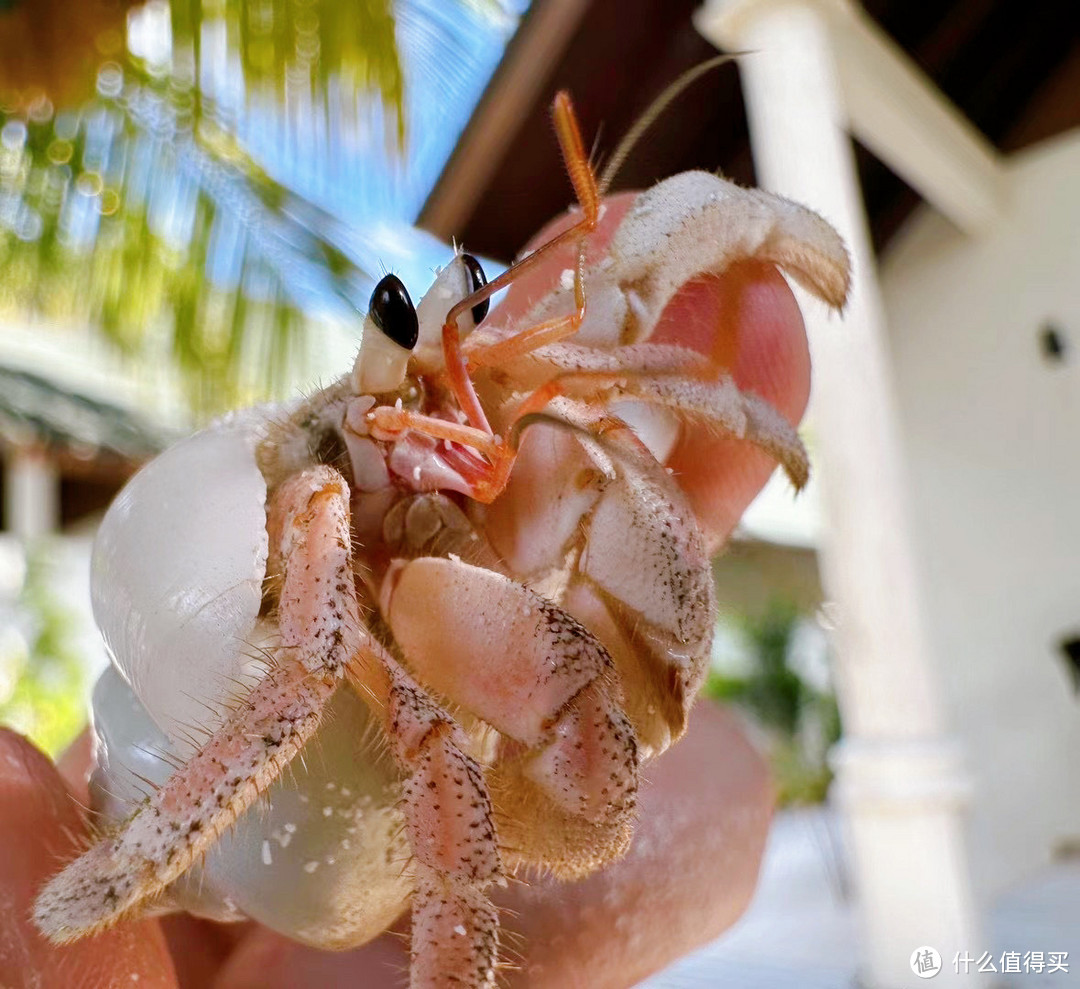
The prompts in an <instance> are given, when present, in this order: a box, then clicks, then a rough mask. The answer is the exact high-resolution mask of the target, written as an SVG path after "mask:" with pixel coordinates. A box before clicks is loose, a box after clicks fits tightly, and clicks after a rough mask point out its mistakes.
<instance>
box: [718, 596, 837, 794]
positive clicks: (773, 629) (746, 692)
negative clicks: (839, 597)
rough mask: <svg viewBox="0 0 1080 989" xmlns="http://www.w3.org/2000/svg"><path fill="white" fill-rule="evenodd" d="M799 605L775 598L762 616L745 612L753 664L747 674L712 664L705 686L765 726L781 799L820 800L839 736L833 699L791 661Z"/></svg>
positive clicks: (745, 632) (829, 777) (743, 624)
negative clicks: (831, 751)
mask: <svg viewBox="0 0 1080 989" xmlns="http://www.w3.org/2000/svg"><path fill="white" fill-rule="evenodd" d="M800 617H801V616H800V615H799V612H798V609H797V608H796V607H795V606H794V605H793V604H792V603H791V602H787V601H780V600H774V601H772V602H771V603H770V604H769V606H768V607H767V608H766V609H765V611H764V613H763V614H762V615H760V616H744V617H743V619H742V621H741V622H740V626H741V631H742V634H743V637H744V639H745V641H746V644H747V647H748V653H749V656H750V659H751V663H752V668H751V670H750V672H749V673H748V674H746V675H745V676H732V675H730V674H726V673H721V672H720V671H717V670H713V671H711V672H710V674H709V677H708V679H707V681H706V683H705V688H704V692H705V694H706V696H708V697H711V698H712V699H713V700H717V701H723V702H728V703H733V704H737V705H738V706H740V707H742V708H744V709H745V710H746V711H747V712H749V713H750V714H751V715H752V716H753V717H754V719H755V720H756V721H757V722H759V723H760V724H761V726H762V727H763V728H764V729H766V732H767V734H768V736H769V756H770V762H771V764H772V768H773V775H774V777H775V779H776V783H777V788H778V790H779V801H780V803H781V804H782V805H786V804H804V803H820V802H821V801H822V800H824V799H825V795H826V793H827V791H828V787H829V783H830V782H831V780H832V773H831V772H830V770H829V767H828V765H827V763H826V761H825V755H826V752H827V749H828V748H829V747H830V746H831V745H832V744H833V743H834V742H836V741H837V740H838V739H839V737H840V732H841V726H840V714H839V709H838V708H837V705H836V699H835V697H834V696H833V695H832V694H831V693H825V692H822V691H820V690H818V689H816V688H815V687H814V686H812V685H811V684H809V683H807V682H806V681H805V680H804V679H803V678H802V677H801V676H800V675H799V673H798V672H797V671H796V670H794V669H792V667H791V665H790V655H791V642H792V636H793V633H794V631H795V628H796V626H797V624H798V622H799V620H800Z"/></svg>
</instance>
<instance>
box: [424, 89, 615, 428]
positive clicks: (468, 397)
mask: <svg viewBox="0 0 1080 989" xmlns="http://www.w3.org/2000/svg"><path fill="white" fill-rule="evenodd" d="M551 114H552V118H553V120H554V124H555V135H556V137H557V138H558V140H559V148H560V150H561V151H562V156H563V162H564V163H565V165H566V172H567V174H568V175H569V176H570V182H571V184H572V185H573V187H574V193H575V194H576V195H577V200H578V205H579V206H580V207H581V212H582V217H581V219H580V220H579V221H578V222H577V223H575V224H574V225H573V226H572V227H569V228H567V229H566V230H564V231H563V232H562V233H560V234H557V235H556V236H555V237H552V239H551V240H549V241H548V242H547V243H546V244H543V245H541V246H540V247H538V248H537V249H536V250H535V251H533V252H532V253H531V254H529V255H527V256H526V257H524V258H522V259H521V260H520V261H517V262H515V263H514V264H512V265H511V266H510V267H509V268H507V269H506V271H504V272H503V273H502V274H501V275H499V276H498V278H493V279H492V280H491V281H490V282H488V283H487V284H486V285H482V286H480V288H478V289H477V290H476V291H475V292H472V293H470V294H469V295H467V296H465V298H464V299H462V300H461V301H460V302H458V303H457V304H455V305H454V306H453V308H452V309H451V310H450V311H449V312H448V313H447V314H446V322H445V323H444V324H443V331H442V339H443V358H444V360H445V362H446V370H447V374H448V375H449V379H450V387H451V389H452V391H453V392H454V396H455V398H457V400H458V404H459V405H460V406H461V409H462V411H463V412H464V413H465V414H466V416H468V418H469V422H470V423H471V424H472V425H473V426H475V427H476V428H477V429H483V430H484V431H485V432H488V433H490V432H491V427H490V426H489V425H488V421H487V417H486V416H485V415H484V411H483V409H482V408H481V407H480V401H479V399H478V398H477V397H476V392H475V390H474V389H473V386H472V381H471V380H470V378H469V374H468V369H467V368H466V366H465V359H464V357H463V355H462V353H461V335H460V333H459V332H458V326H457V321H458V318H459V317H460V316H461V315H462V314H463V313H465V312H467V311H468V310H470V309H472V308H473V307H474V306H476V305H478V304H479V303H481V302H483V301H484V300H485V299H489V298H491V296H492V295H494V294H495V293H496V292H498V291H499V290H500V289H503V288H505V287H506V286H507V285H509V284H510V283H511V282H512V281H514V280H515V279H517V278H518V277H520V276H521V275H522V274H523V273H524V272H526V271H528V270H529V269H530V268H532V267H533V266H534V265H536V264H537V262H539V261H540V260H541V259H542V258H544V257H545V256H547V255H549V254H550V253H551V252H552V251H553V250H554V249H555V248H557V247H558V246H559V245H561V244H565V243H566V242H567V241H573V240H577V242H578V260H577V269H578V277H577V278H576V279H575V282H574V294H575V301H576V302H577V305H578V308H579V309H583V308H584V305H585V297H584V291H583V289H582V287H581V286H582V278H581V274H582V272H583V270H584V267H585V239H584V238H585V235H586V234H587V233H589V231H590V230H592V229H593V228H594V227H595V226H596V223H597V220H598V219H599V216H600V191H599V189H598V188H597V185H596V175H595V174H594V173H593V169H592V165H590V164H589V157H588V154H587V153H586V151H585V142H584V141H583V140H582V139H581V128H580V127H579V126H578V122H577V116H576V115H575V113H574V104H573V102H572V101H571V99H570V94H569V93H567V92H566V91H565V90H563V91H560V92H559V93H558V94H556V96H555V102H554V104H553V105H552V110H551Z"/></svg>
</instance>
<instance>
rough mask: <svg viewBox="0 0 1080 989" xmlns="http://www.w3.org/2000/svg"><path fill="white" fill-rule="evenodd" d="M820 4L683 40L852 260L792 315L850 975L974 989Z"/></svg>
mask: <svg viewBox="0 0 1080 989" xmlns="http://www.w3.org/2000/svg"><path fill="white" fill-rule="evenodd" d="M828 4H829V0H822V2H820V3H819V2H815V0H789V2H784V0H762V2H757V0H710V2H709V3H708V4H707V5H706V7H705V8H704V9H703V10H702V11H700V12H699V18H698V27H699V29H700V30H701V31H702V33H703V34H704V35H705V36H706V37H707V38H709V39H710V40H712V41H714V42H715V43H716V44H717V45H718V46H722V47H723V48H725V49H726V50H728V51H740V52H746V53H748V54H746V55H744V56H743V57H742V58H741V59H740V62H739V66H740V71H741V73H742V80H743V88H744V93H745V98H746V103H747V113H748V116H749V121H750V133H751V139H752V143H753V148H754V161H755V165H756V168H757V174H758V179H759V181H760V183H761V185H762V186H763V187H765V188H768V189H771V190H773V191H775V192H778V193H781V194H782V195H785V196H788V197H790V198H792V199H795V200H797V201H799V202H802V203H805V204H806V205H808V206H810V207H811V208H813V209H815V210H817V211H818V212H820V213H821V214H822V215H823V216H824V217H825V218H826V219H827V220H829V221H830V222H831V223H832V224H833V225H834V226H835V227H836V228H837V229H838V230H839V231H840V233H841V234H842V235H843V237H844V239H845V240H846V242H847V244H848V247H849V249H850V251H851V256H852V262H853V268H854V275H855V277H854V283H853V289H852V295H851V298H850V301H849V302H848V305H847V308H846V310H845V313H844V318H843V320H838V319H836V318H834V317H831V316H830V315H829V314H827V313H825V312H824V311H823V308H822V307H821V306H820V304H816V303H814V302H813V301H808V299H807V297H806V296H802V297H801V298H800V301H801V302H803V311H804V315H805V318H806V324H807V330H808V333H809V336H810V343H811V351H812V357H813V365H814V384H813V388H814V395H813V400H812V415H813V420H814V423H815V426H816V429H817V440H818V444H817V445H818V452H819V454H820V464H821V477H822V495H823V506H824V512H825V522H826V525H825V535H824V540H823V545H822V546H821V564H822V575H823V581H824V584H825V587H826V591H827V593H828V595H829V597H830V598H831V600H832V601H833V602H834V603H835V620H836V628H835V632H834V646H835V651H836V656H837V679H838V685H837V686H838V692H839V699H840V704H841V710H842V712H843V716H844V729H845V739H844V741H843V743H842V744H841V746H840V747H839V752H838V754H837V759H836V767H837V782H838V793H839V796H840V799H841V801H842V805H843V807H844V810H845V814H846V819H847V824H848V833H849V835H850V838H851V843H852V851H853V855H854V859H855V870H856V883H857V888H858V894H859V903H860V909H861V917H862V920H863V925H864V934H865V943H864V949H865V957H864V959H863V962H864V965H865V973H864V978H865V980H866V982H867V984H868V985H870V986H872V987H874V989H900V987H910V986H912V985H913V984H915V977H914V975H913V974H912V970H911V968H910V967H909V961H910V956H911V953H912V951H913V950H914V949H916V948H917V947H919V946H922V945H930V946H932V947H934V948H936V949H937V950H938V951H939V952H940V953H941V955H942V959H943V966H942V971H941V973H940V975H938V976H937V978H936V979H935V982H934V984H935V985H941V984H942V983H946V984H949V983H951V982H953V981H954V980H955V981H957V983H958V984H959V982H960V980H962V983H963V985H964V986H968V987H975V986H977V985H979V984H980V980H981V978H982V977H981V976H978V975H976V974H974V973H972V974H968V975H964V974H961V975H959V976H956V975H955V974H954V973H953V966H952V962H953V957H954V955H955V954H956V952H963V951H970V952H972V953H977V952H978V951H979V950H982V948H983V947H984V945H983V943H982V941H981V934H980V930H979V924H978V922H977V912H976V909H975V905H974V903H973V897H972V895H971V890H970V877H969V872H968V865H967V859H966V850H965V843H964V837H963V826H964V821H963V806H964V803H965V801H966V794H967V784H966V781H965V777H964V773H963V770H962V767H961V763H960V759H959V754H958V751H957V748H956V745H955V744H954V743H952V742H951V741H950V740H949V739H947V738H946V736H945V734H944V731H945V728H944V718H943V712H942V709H941V699H940V696H939V687H938V684H937V681H936V678H935V676H934V674H933V668H932V663H931V659H930V655H929V650H928V646H927V639H926V636H925V634H924V630H923V626H922V616H921V613H920V607H919V602H918V579H917V575H916V569H915V563H914V554H913V551H912V545H911V529H910V525H909V522H908V510H907V506H906V490H907V480H906V478H905V477H904V469H903V456H902V451H901V445H900V438H899V428H898V420H897V413H896V403H895V399H894V395H893V384H892V377H891V373H890V367H889V356H888V352H887V339H886V324H885V315H884V311H883V308H882V303H881V298H880V292H879V288H878V283H877V277H876V272H875V266H874V257H873V252H872V249H871V246H870V239H869V235H868V231H867V225H866V217H865V214H864V210H863V207H862V201H861V197H860V193H859V187H858V179H857V175H856V171H855V163H854V157H853V154H852V150H851V142H850V139H849V137H848V135H847V132H846V125H847V119H846V113H845V107H844V102H843V97H842V93H841V91H840V86H839V82H838V75H837V71H836V66H835V65H834V62H833V52H832V46H831V44H830V38H829V29H828V23H827V19H826V16H825V14H824V12H823V10H824V8H826V7H827V6H828ZM985 947H989V946H988V945H986V946H985Z"/></svg>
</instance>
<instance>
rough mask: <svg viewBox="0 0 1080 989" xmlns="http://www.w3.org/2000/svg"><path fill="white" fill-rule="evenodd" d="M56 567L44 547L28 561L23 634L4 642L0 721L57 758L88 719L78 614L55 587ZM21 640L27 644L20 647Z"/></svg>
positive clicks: (20, 611)
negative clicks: (78, 646) (76, 624)
mask: <svg viewBox="0 0 1080 989" xmlns="http://www.w3.org/2000/svg"><path fill="white" fill-rule="evenodd" d="M52 566H53V564H52V563H51V561H50V556H49V553H48V549H47V547H44V546H42V547H38V548H37V550H36V551H35V552H33V553H32V554H30V556H29V558H28V560H27V571H26V578H25V581H24V583H23V587H22V591H21V592H20V594H19V597H18V599H17V601H16V602H15V612H16V615H17V617H18V619H19V621H18V622H17V625H19V626H22V628H23V630H24V637H23V638H21V639H20V638H15V637H10V636H9V637H8V638H7V639H6V641H5V642H4V643H3V644H2V645H0V671H2V672H3V674H4V677H3V679H5V680H7V682H8V687H9V689H8V690H6V691H4V692H3V694H0V724H4V725H7V726H8V727H11V728H14V729H15V730H16V731H20V732H22V733H23V734H24V735H27V736H28V737H29V738H30V739H31V740H32V741H33V742H34V743H35V744H36V745H37V746H38V747H40V748H41V749H42V750H44V751H45V752H46V753H48V754H49V755H50V756H53V757H55V756H57V755H59V754H60V753H61V752H63V750H64V749H65V748H66V747H67V746H68V745H69V744H70V743H71V741H73V740H74V738H75V736H76V735H78V733H79V732H80V731H81V730H82V729H83V727H84V725H85V724H86V687H87V683H86V670H85V667H84V664H83V662H82V659H81V657H80V656H79V654H78V651H77V649H76V646H75V643H74V622H75V616H74V615H73V613H72V611H71V610H70V609H69V608H67V607H66V606H65V605H64V603H63V602H62V601H61V600H60V599H59V597H58V596H57V594H56V592H55V590H54V588H53V584H52ZM12 627H14V625H13V626H12ZM23 642H25V646H26V648H25V649H21V648H18V645H22V644H23ZM16 643H18V645H16ZM4 646H6V648H4ZM2 689H3V688H2V686H0V690H2ZM4 694H6V696H4Z"/></svg>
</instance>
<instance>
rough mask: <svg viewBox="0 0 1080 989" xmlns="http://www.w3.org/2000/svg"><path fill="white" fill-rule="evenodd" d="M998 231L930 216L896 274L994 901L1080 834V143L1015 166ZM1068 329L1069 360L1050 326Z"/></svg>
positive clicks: (889, 276) (897, 254)
mask: <svg viewBox="0 0 1080 989" xmlns="http://www.w3.org/2000/svg"><path fill="white" fill-rule="evenodd" d="M1010 171H1011V173H1012V174H1011V178H1012V185H1013V189H1012V193H1011V199H1010V205H1009V207H1008V209H1007V213H1006V215H1005V217H1004V219H1003V221H1002V222H1001V223H1000V224H999V225H998V227H997V228H996V229H995V230H994V231H993V232H992V233H990V234H988V235H985V236H983V237H980V238H978V239H974V238H969V237H965V236H963V235H961V234H959V233H957V232H956V231H955V229H954V228H952V227H950V226H949V224H948V223H947V222H946V221H945V220H943V219H942V218H941V217H940V216H939V215H937V214H935V213H933V212H932V211H931V210H929V209H928V208H926V207H923V209H922V210H921V212H920V213H919V214H918V215H916V216H915V217H914V218H913V220H912V222H911V223H909V225H908V226H907V227H906V228H905V230H904V231H903V233H902V235H901V236H900V237H899V238H897V240H896V242H895V243H894V245H893V247H892V248H891V250H890V252H889V254H888V256H887V258H886V259H885V262H884V264H883V267H882V273H881V274H882V287H883V293H884V297H885V302H886V307H887V310H888V317H889V324H890V337H891V346H892V349H893V354H894V357H895V364H896V373H897V379H898V395H899V400H900V406H901V416H902V422H903V426H904V432H905V443H906V449H907V452H908V454H909V456H910V460H911V462H910V468H911V469H910V475H909V476H910V477H911V480H912V486H913V488H914V491H913V498H912V507H913V515H914V524H915V532H916V539H917V545H916V549H917V552H918V554H919V563H920V568H921V572H922V575H923V577H924V588H925V606H926V610H927V618H928V621H929V631H930V635H931V645H932V647H933V652H934V656H935V658H936V660H937V661H938V663H939V665H940V668H941V675H942V681H943V683H944V687H945V690H946V694H947V701H948V703H949V706H950V710H949V714H950V715H951V722H952V724H953V725H954V726H955V728H956V729H957V731H958V732H959V733H960V735H961V738H962V741H963V743H964V745H965V747H966V750H967V755H968V758H969V763H970V767H971V769H972V771H973V774H974V777H975V785H976V791H975V798H974V805H973V821H972V834H971V837H972V858H973V868H974V876H975V881H976V883H977V885H978V886H979V888H980V889H981V890H982V892H983V893H984V894H987V895H992V894H993V893H995V892H997V891H999V890H1000V889H1002V888H1003V887H1004V886H1006V885H1008V884H1009V883H1011V882H1013V881H1015V880H1016V879H1018V878H1020V877H1021V876H1024V875H1026V874H1030V873H1031V872H1032V871H1033V870H1034V869H1036V868H1037V867H1038V866H1039V865H1040V864H1041V863H1044V862H1045V861H1047V860H1048V859H1049V857H1050V856H1051V854H1052V851H1053V849H1054V847H1055V846H1056V845H1058V844H1059V843H1060V842H1062V841H1063V840H1065V839H1067V838H1074V839H1075V838H1076V836H1077V835H1080V703H1078V702H1077V700H1076V699H1074V698H1073V696H1072V693H1071V686H1070V683H1069V680H1068V677H1067V675H1066V673H1065V670H1064V667H1063V665H1062V663H1061V660H1060V658H1059V656H1058V654H1057V648H1056V644H1057V641H1058V640H1059V639H1060V637H1061V636H1062V635H1063V634H1064V633H1067V632H1069V631H1070V630H1075V631H1077V632H1080V132H1074V133H1073V134H1071V135H1066V137H1065V138H1064V139H1057V140H1055V141H1053V142H1050V143H1048V144H1046V145H1042V146H1040V147H1038V148H1036V149H1033V150H1032V151H1029V152H1025V153H1024V154H1023V155H1018V156H1016V157H1015V158H1014V159H1013V161H1012V163H1011V164H1010ZM1048 319H1050V320H1053V321H1054V322H1055V323H1056V324H1057V325H1059V326H1060V327H1061V328H1063V329H1064V330H1065V333H1066V336H1067V342H1068V344H1069V345H1070V349H1069V350H1068V352H1067V353H1066V362H1065V363H1063V364H1058V365H1055V366H1051V365H1049V364H1047V362H1046V361H1045V360H1044V358H1043V357H1042V355H1041V351H1040V347H1039V331H1040V327H1041V326H1042V324H1043V323H1044V321H1046V320H1048Z"/></svg>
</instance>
